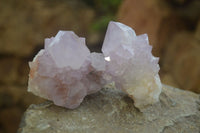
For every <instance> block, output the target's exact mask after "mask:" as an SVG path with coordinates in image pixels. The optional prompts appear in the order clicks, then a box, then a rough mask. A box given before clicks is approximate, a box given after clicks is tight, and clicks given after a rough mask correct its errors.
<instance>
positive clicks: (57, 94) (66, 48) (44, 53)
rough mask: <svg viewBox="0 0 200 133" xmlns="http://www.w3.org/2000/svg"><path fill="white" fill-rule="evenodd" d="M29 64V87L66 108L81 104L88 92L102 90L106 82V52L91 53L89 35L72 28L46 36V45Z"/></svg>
mask: <svg viewBox="0 0 200 133" xmlns="http://www.w3.org/2000/svg"><path fill="white" fill-rule="evenodd" d="M99 62H100V63H99ZM29 66H30V69H31V70H30V74H29V84H28V91H30V92H32V93H34V94H35V95H37V96H40V97H43V98H46V99H48V100H51V101H53V102H54V103H55V104H56V105H58V106H63V107H66V108H71V109H73V108H76V107H78V106H79V105H80V103H81V102H82V100H83V98H84V97H85V96H86V95H87V94H91V93H95V92H97V91H99V90H100V89H101V88H102V86H104V83H105V82H104V80H103V79H102V78H101V77H102V76H101V74H102V72H103V71H105V61H104V57H103V55H102V54H98V53H90V51H89V49H88V48H87V47H86V45H85V38H80V37H78V36H77V35H76V34H75V33H74V32H71V31H59V32H58V34H57V35H56V36H55V37H52V38H49V39H45V48H44V49H43V50H40V51H39V53H38V54H37V55H36V56H35V58H34V60H33V61H32V62H30V63H29Z"/></svg>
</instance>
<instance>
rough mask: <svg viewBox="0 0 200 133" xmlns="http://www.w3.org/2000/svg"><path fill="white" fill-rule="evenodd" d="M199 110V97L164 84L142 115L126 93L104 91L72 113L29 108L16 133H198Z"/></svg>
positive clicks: (42, 106) (48, 107)
mask: <svg viewBox="0 0 200 133" xmlns="http://www.w3.org/2000/svg"><path fill="white" fill-rule="evenodd" d="M199 108H200V96H199V95H197V94H195V93H192V92H188V91H183V90H179V89H176V88H173V87H170V86H166V85H163V89H162V93H161V95H160V102H159V103H157V104H155V105H153V106H148V107H147V108H146V109H145V110H143V113H141V112H140V111H139V110H137V109H136V108H135V107H134V105H133V102H132V100H131V99H130V98H129V97H128V96H127V95H126V94H124V93H123V92H121V91H119V90H117V89H111V88H107V89H103V90H101V91H100V92H98V93H96V94H92V95H89V96H87V97H86V98H85V100H84V102H83V103H82V104H81V106H79V108H77V109H74V110H69V109H66V108H61V107H58V106H55V105H53V104H52V103H51V102H46V103H43V104H40V105H31V106H30V107H29V108H28V109H27V111H26V112H25V114H24V117H23V119H22V121H21V124H20V128H19V130H18V133H35V132H40V133H66V132H69V133H72V132H76V133H82V132H87V133H94V132H96V133H103V132H109V133H133V132H134V133H172V132H174V133H183V132H184V133H188V132H189V133H199V132H200V126H199V125H200V110H199Z"/></svg>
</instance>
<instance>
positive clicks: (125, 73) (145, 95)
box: [102, 21, 162, 109]
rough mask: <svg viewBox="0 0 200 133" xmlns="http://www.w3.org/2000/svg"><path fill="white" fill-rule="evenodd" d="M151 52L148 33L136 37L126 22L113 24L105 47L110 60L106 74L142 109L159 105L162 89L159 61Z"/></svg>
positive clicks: (107, 63) (104, 50)
mask: <svg viewBox="0 0 200 133" xmlns="http://www.w3.org/2000/svg"><path fill="white" fill-rule="evenodd" d="M151 50H152V46H150V45H149V41H148V36H147V34H143V35H139V36H136V34H135V32H134V30H133V29H132V28H130V27H128V26H126V25H124V24H122V23H119V22H112V21H111V22H110V23H109V25H108V29H107V32H106V36H105V40H104V43H103V47H102V52H103V54H104V55H105V56H106V58H109V60H107V62H106V73H107V74H108V75H110V77H112V79H113V80H114V82H115V84H116V87H117V88H120V89H122V90H123V91H125V92H126V93H128V95H129V96H130V97H131V98H132V99H133V100H134V104H135V106H136V107H138V108H139V109H141V108H143V107H145V106H146V105H149V104H153V103H155V102H157V101H158V100H159V95H160V93H161V89H162V84H161V81H160V78H159V75H158V72H159V69H160V67H159V65H158V60H159V58H156V57H154V56H153V55H152V54H151Z"/></svg>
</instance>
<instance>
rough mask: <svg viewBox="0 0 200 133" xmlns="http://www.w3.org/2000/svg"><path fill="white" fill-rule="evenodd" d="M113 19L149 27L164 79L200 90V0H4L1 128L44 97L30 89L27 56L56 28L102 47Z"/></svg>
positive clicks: (9, 127) (0, 2) (3, 132)
mask: <svg viewBox="0 0 200 133" xmlns="http://www.w3.org/2000/svg"><path fill="white" fill-rule="evenodd" d="M110 20H115V21H120V22H123V23H125V24H127V25H129V26H131V27H132V28H134V29H135V31H136V33H137V34H143V33H148V35H149V40H150V42H151V44H152V45H153V46H154V47H153V54H154V55H155V56H159V57H160V66H161V71H160V76H161V80H162V82H163V83H165V84H169V85H172V86H175V87H178V88H181V89H186V90H191V91H193V92H196V93H200V1H199V0H162V1H159V0H151V1H150V0H0V133H14V132H16V131H17V128H18V126H19V122H20V119H21V116H22V114H23V112H24V111H25V109H26V108H27V107H28V106H29V105H30V104H32V103H40V102H42V101H43V99H40V98H38V97H35V96H33V95H32V94H29V93H27V92H26V89H27V82H28V73H29V67H28V61H31V60H32V59H33V57H34V55H35V54H36V53H37V52H38V51H39V49H41V48H43V43H44V38H47V37H51V36H55V34H56V33H57V32H58V30H73V31H75V33H76V34H77V35H79V36H84V37H86V39H87V40H86V41H87V45H88V47H89V48H90V49H91V50H92V51H97V52H99V51H100V48H101V45H102V42H103V38H104V35H105V31H106V27H107V24H108V22H109V21H110Z"/></svg>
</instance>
